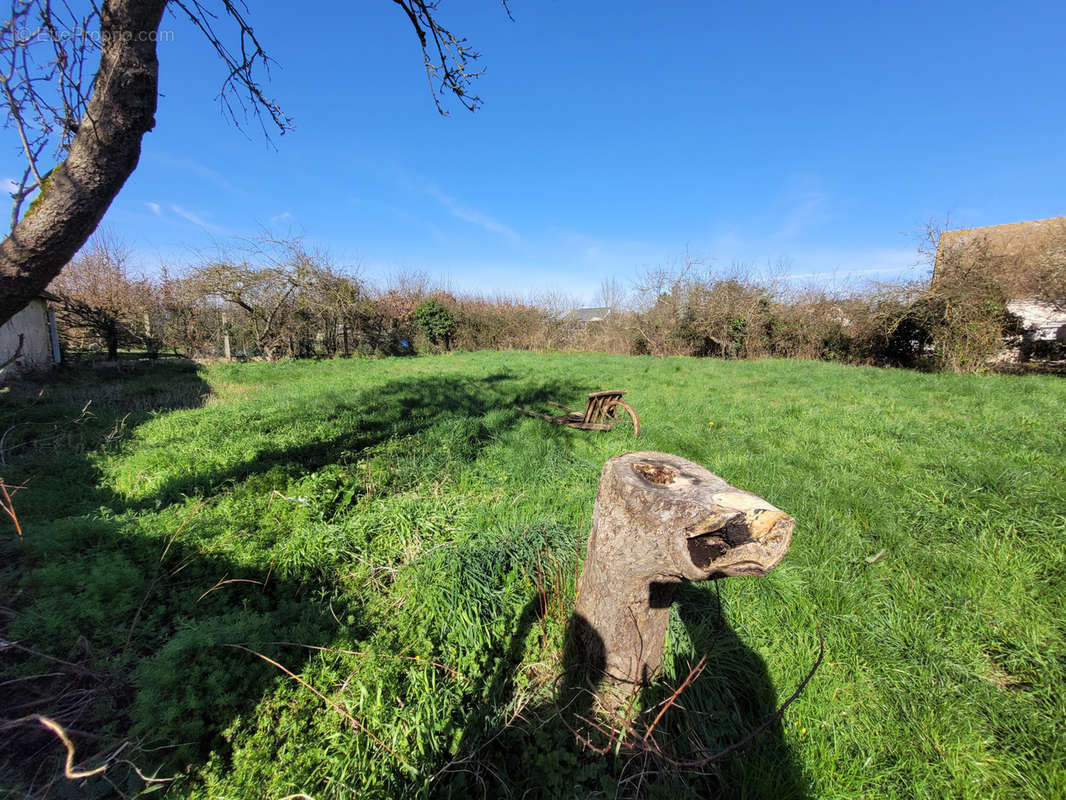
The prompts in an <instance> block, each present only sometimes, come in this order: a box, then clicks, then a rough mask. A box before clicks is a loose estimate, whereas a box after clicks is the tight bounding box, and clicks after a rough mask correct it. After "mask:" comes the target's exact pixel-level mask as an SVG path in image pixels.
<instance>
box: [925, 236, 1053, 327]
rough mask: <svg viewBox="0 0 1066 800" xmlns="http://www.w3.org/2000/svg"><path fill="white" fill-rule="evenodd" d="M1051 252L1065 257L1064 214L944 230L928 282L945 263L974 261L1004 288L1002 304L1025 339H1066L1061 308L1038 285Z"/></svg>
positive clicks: (937, 275)
mask: <svg viewBox="0 0 1066 800" xmlns="http://www.w3.org/2000/svg"><path fill="white" fill-rule="evenodd" d="M1052 258H1057V259H1062V260H1064V261H1066V217H1053V218H1051V219H1038V220H1033V221H1031V222H1013V223H1010V224H1007V225H988V226H985V227H983V228H965V229H962V230H955V231H944V232H943V233H942V234H941V235H940V241H939V243H938V246H937V254H936V265H935V266H934V268H933V281H932V285H933V288H934V289H936V285H937V281H938V279H939V278H940V277H941V276H942V274H943V272H944V271H945V269H947V267H948V265H949V264H952V263H954V264H958V263H959V262H960V260H961V261H963V262H964V263H968V264H972V265H974V268H979V269H981V270H982V272H983V273H984V276H985V277H988V278H992V279H994V280H995V281H996V282H997V283H999V285H1000V286H1002V287H1003V288H1004V289H1006V291H1007V293H1008V296H1009V297H1010V300H1009V301H1008V302H1007V310H1008V311H1010V312H1011V313H1012V314H1014V315H1015V316H1017V317H1018V318H1019V319H1020V320H1021V325H1022V328H1023V329H1024V330H1025V331H1026V337H1027V338H1028V339H1030V340H1031V341H1050V340H1055V339H1057V340H1059V341H1066V309H1064V308H1062V307H1061V304H1056V303H1054V302H1051V301H1050V300H1049V298H1048V297H1047V296H1045V295H1044V294H1043V293H1042V292H1040V290H1039V283H1040V281H1039V276H1040V274H1041V271H1042V270H1046V269H1047V264H1048V260H1049V259H1052Z"/></svg>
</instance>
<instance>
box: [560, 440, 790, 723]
mask: <svg viewBox="0 0 1066 800" xmlns="http://www.w3.org/2000/svg"><path fill="white" fill-rule="evenodd" d="M794 526H795V520H793V519H792V517H790V516H789V515H788V514H786V513H784V512H783V511H781V510H780V509H777V508H775V507H774V506H772V505H770V504H769V503H767V502H766V501H765V500H762V499H760V498H759V497H756V496H755V495H753V494H752V493H751V492H745V491H743V490H741V489H737V488H735V487H733V486H730V485H729V484H728V483H726V481H724V480H722V479H721V478H719V477H718V476H717V475H715V474H713V473H712V472H710V471H708V470H707V469H705V468H703V467H701V466H699V465H698V464H694V463H693V462H691V461H687V460H686V459H683V458H679V457H678V456H674V455H669V454H667V453H653V452H638V453H628V454H626V455H623V456H618V457H617V458H612V459H611V460H610V461H608V462H607V463H606V464H605V465H604V467H603V473H602V474H601V476H600V488H599V492H598V494H597V496H596V506H595V510H594V512H593V516H592V530H591V531H590V533H589V541H588V550H587V552H586V555H585V567H584V570H583V571H582V573H581V579H580V581H579V582H578V595H577V603H576V606H575V609H574V616H573V618H572V620H571V629H572V635H573V637H574V640H573V642H572V646H576V651H577V652H576V656H577V658H579V659H580V660H581V661H582V662H583V666H584V667H585V669H586V670H587V671H588V672H590V673H592V674H593V675H598V677H599V678H601V679H602V680H603V681H605V682H606V684H608V689H609V688H610V685H611V684H613V686H614V688H615V689H625V688H627V687H628V689H629V690H632V689H634V688H635V687H636V686H638V685H640V684H643V683H646V682H647V681H648V679H649V678H650V677H651V676H652V675H654V674H655V672H656V671H657V670H658V669H659V666H660V664H661V663H662V655H663V647H664V645H665V643H666V626H667V623H668V622H669V619H670V605H671V603H672V602H673V596H674V590H675V589H676V587H677V585H678V584H679V583H680V582H681V581H682V580H685V579H688V580H693V581H703V580H712V579H716V578H724V577H728V576H734V575H755V576H763V575H765V574H766V573H767V572H769V571H770V570H771V569H773V568H774V567H775V566H776V565H777V564H778V562H780V561H781V558H782V557H783V556H784V555H785V552H786V551H787V550H788V546H789V542H790V541H791V539H792V529H793V527H794ZM608 705H610V703H608Z"/></svg>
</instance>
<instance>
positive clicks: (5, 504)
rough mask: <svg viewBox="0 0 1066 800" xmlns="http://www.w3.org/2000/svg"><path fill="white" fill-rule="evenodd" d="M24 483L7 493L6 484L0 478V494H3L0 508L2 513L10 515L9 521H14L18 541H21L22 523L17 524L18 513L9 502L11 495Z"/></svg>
mask: <svg viewBox="0 0 1066 800" xmlns="http://www.w3.org/2000/svg"><path fill="white" fill-rule="evenodd" d="M25 485H26V484H25V483H24V484H22V485H21V486H14V487H12V488H11V492H10V493H9V492H8V490H7V489H8V487H7V484H6V483H4V479H3V478H0V494H2V495H3V501H0V509H3V511H4V513H5V514H7V515H8V516H9V517H11V521H12V522H14V523H15V533H16V534H17V535H18V537H19V541H20V542H21V541H22V525H20V524H19V518H18V514H16V513H15V504H14V503H12V502H11V495H12V494H14V493H15V492H17V491H18V490H19V489H21V488H22V487H23V486H25Z"/></svg>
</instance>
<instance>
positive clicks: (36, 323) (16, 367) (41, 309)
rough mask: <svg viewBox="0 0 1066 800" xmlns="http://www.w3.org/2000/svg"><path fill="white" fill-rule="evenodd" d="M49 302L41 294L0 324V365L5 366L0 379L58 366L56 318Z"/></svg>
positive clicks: (46, 296)
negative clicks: (26, 371) (13, 374)
mask: <svg viewBox="0 0 1066 800" xmlns="http://www.w3.org/2000/svg"><path fill="white" fill-rule="evenodd" d="M52 299H53V298H52V296H51V295H48V294H42V295H41V296H40V297H38V298H37V299H36V300H32V301H31V302H30V304H29V305H28V306H26V307H25V308H24V309H22V310H21V311H20V312H18V313H17V314H16V315H15V316H13V317H12V318H11V319H9V320H8V321H7V322H5V323H4V324H3V325H0V364H6V366H5V367H3V368H2V369H0V376H6V375H9V374H11V373H13V372H17V371H21V370H29V369H45V368H47V367H50V366H52V365H53V364H58V363H59V358H60V356H59V336H58V332H57V330H56V317H55V312H54V311H53V310H52V309H51V308H49V307H48V303H49V301H50V300H52ZM9 361H10V362H11V363H8V362H9Z"/></svg>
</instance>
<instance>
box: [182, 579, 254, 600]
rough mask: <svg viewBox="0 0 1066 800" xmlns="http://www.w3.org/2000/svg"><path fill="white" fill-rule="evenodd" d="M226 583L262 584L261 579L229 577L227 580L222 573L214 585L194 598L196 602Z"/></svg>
mask: <svg viewBox="0 0 1066 800" xmlns="http://www.w3.org/2000/svg"><path fill="white" fill-rule="evenodd" d="M227 583H254V584H255V585H256V586H262V585H263V582H262V581H256V580H252V579H251V578H230V579H228V580H227V579H226V576H225V575H223V576H222V577H221V578H219V581H218V583H216V584H215V585H214V586H212V587H211V588H210V589H208V590H207V591H206V592H204V593H203V594H202V595H200V596H199V597H197V598H196V602H197V603H199V602H200V601H201V600H203V599H204V598H205V597H207V596H208V595H209V594H211V592H213V591H215V589H221V588H222V587H223V586H225V585H226V584H227Z"/></svg>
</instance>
